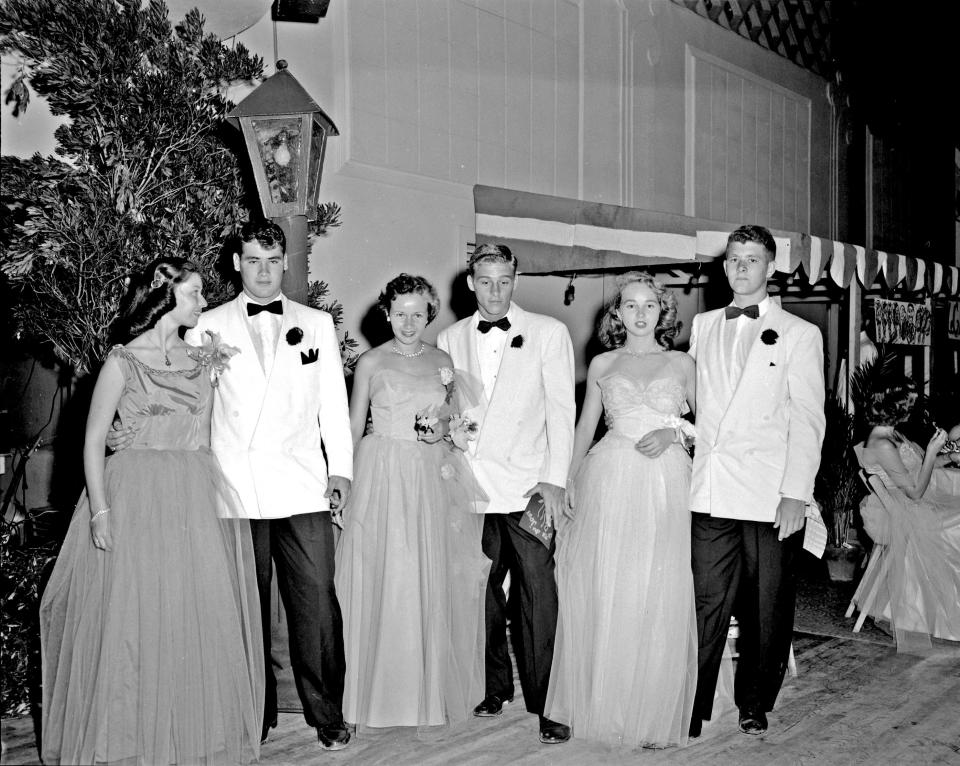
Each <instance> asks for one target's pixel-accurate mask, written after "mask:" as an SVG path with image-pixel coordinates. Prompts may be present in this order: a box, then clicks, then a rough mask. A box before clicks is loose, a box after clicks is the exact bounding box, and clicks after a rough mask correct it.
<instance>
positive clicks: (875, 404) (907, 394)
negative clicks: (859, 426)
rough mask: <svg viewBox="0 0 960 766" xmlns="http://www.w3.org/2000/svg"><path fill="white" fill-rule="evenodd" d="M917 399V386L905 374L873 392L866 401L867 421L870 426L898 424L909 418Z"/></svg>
mask: <svg viewBox="0 0 960 766" xmlns="http://www.w3.org/2000/svg"><path fill="white" fill-rule="evenodd" d="M916 399H917V386H916V384H915V383H914V382H913V381H912V380H910V379H909V378H907V377H906V376H903V377H900V378H898V379H897V380H894V381H892V382H891V383H890V384H889V385H887V386H885V387H884V388H883V390H881V391H877V392H876V393H874V394H873V395H872V396H871V397H870V399H868V401H867V412H866V417H867V421H868V422H869V423H870V425H871V426H898V425H900V424H901V423H905V422H906V421H907V420H909V419H910V415H911V413H912V411H913V407H914V404H915V402H916Z"/></svg>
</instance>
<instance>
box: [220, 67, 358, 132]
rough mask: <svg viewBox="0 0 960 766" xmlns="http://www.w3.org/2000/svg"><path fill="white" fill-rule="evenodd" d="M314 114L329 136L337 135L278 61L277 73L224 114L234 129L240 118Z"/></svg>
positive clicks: (327, 119)
mask: <svg viewBox="0 0 960 766" xmlns="http://www.w3.org/2000/svg"><path fill="white" fill-rule="evenodd" d="M305 112H310V113H314V114H316V115H317V116H318V117H319V118H320V121H321V122H323V123H324V127H325V128H326V131H327V133H328V134H330V135H333V136H339V135H340V131H338V130H337V126H336V125H334V124H333V120H331V119H330V118H329V117H328V116H327V113H326V112H324V111H323V109H321V108H320V105H319V104H317V102H316V101H314V100H313V98H311V96H310V94H309V93H307V91H306V90H305V89H304V87H303V86H302V85H301V84H300V83H299V82H297V78H296V77H294V76H293V75H292V74H290V72H288V71H287V62H286V61H284V60H283V59H281V60H280V61H278V62H277V72H276V74H274V75H272V76H270V77H268V78H267V79H266V80H264V81H263V82H262V83H261V84H260V85H259V86H258V87H257V88H255V89H254V90H253V91H252V92H251V93H250V94H249V95H248V96H247V97H246V98H245V99H243V101H241V102H240V103H239V104H237V105H236V107H234V108H233V110H232V111H231V112H230V113H229V114H228V115H227V119H228V120H229V121H230V123H231V124H232V125H233V126H234V127H240V118H241V117H264V116H269V115H281V114H303V113H305Z"/></svg>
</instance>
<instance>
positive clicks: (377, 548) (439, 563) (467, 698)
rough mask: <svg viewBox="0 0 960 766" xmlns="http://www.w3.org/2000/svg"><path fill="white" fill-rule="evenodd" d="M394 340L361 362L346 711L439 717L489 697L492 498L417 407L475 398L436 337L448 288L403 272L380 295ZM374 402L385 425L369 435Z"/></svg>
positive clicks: (342, 584) (348, 514)
mask: <svg viewBox="0 0 960 766" xmlns="http://www.w3.org/2000/svg"><path fill="white" fill-rule="evenodd" d="M379 303H380V308H381V309H382V310H383V312H384V314H385V316H386V318H387V320H388V321H389V323H390V326H391V328H392V330H393V338H392V339H391V340H389V341H387V342H386V343H384V344H382V345H380V346H377V347H375V348H372V349H370V350H369V351H367V352H366V353H364V354H363V355H362V356H361V357H360V359H359V361H358V362H357V368H356V372H355V374H354V382H353V391H352V394H351V401H350V424H351V429H352V431H353V439H354V443H355V444H357V443H359V446H358V447H357V449H356V457H355V458H354V482H353V491H352V493H351V496H350V500H349V503H348V505H347V508H346V510H345V511H344V529H343V534H342V536H341V539H340V543H339V546H338V548H337V562H336V572H337V574H336V584H337V595H338V597H339V599H340V605H341V608H342V610H343V635H344V645H345V647H346V665H347V673H346V684H345V689H344V699H343V714H344V719H345V720H346V721H347V722H349V723H352V724H356V725H357V726H359V727H386V726H435V725H440V724H448V723H454V722H457V721H461V720H463V719H465V718H466V717H467V715H468V714H469V712H470V710H471V709H472V706H473V704H474V703H475V702H476V699H478V698H479V697H482V696H483V609H484V598H483V597H484V594H485V589H486V581H487V573H488V570H489V566H490V562H489V560H488V559H487V558H486V557H485V556H484V555H483V553H482V550H481V544H480V535H481V531H482V528H483V516H482V515H480V514H478V513H476V512H475V511H477V510H478V508H477V507H476V506H475V505H474V502H478V503H482V501H483V500H484V498H483V497H482V492H481V491H480V489H479V487H478V486H477V485H476V484H475V481H474V480H473V476H472V473H471V472H470V469H469V467H468V466H467V464H466V461H465V460H464V459H463V456H462V453H461V452H460V451H459V449H457V448H455V447H454V446H453V445H452V444H450V443H449V442H448V441H446V440H443V439H441V440H440V441H439V442H437V443H428V442H427V441H421V440H418V433H417V431H416V430H415V428H414V424H415V421H416V419H417V414H418V413H420V412H423V411H425V410H428V409H430V408H433V407H437V406H442V405H443V404H444V402H445V400H447V399H448V398H449V399H451V404H452V406H453V407H454V408H456V407H457V406H459V405H461V404H464V402H463V401H462V399H461V395H463V394H464V393H465V392H464V391H463V388H464V385H463V383H462V381H461V380H460V379H459V378H457V379H456V380H454V379H453V369H452V364H451V361H450V357H449V356H448V355H447V354H446V353H445V352H443V351H441V350H439V349H437V348H436V347H435V346H432V345H430V344H429V343H426V342H425V341H424V340H423V337H422V336H423V332H424V329H425V328H426V326H427V325H428V324H429V323H430V322H431V321H432V320H433V319H434V317H435V316H436V313H437V310H438V307H439V301H438V299H437V294H436V291H435V290H434V289H433V287H432V286H431V285H430V283H429V282H427V281H426V280H425V279H424V278H423V277H417V276H410V275H408V274H400V275H399V276H398V277H396V278H395V279H393V280H392V281H391V282H390V283H389V284H388V285H387V286H386V289H385V290H384V292H383V293H381V295H380V301H379ZM368 411H369V412H370V414H371V416H372V428H371V431H370V433H369V434H368V435H366V436H364V429H365V426H366V422H367V414H368Z"/></svg>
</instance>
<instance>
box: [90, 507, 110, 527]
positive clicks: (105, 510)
mask: <svg viewBox="0 0 960 766" xmlns="http://www.w3.org/2000/svg"><path fill="white" fill-rule="evenodd" d="M105 513H110V506H109V505H108V506H106V507H104V508H101V509H100V510H99V511H97V512H96V513H95V514H93V516H91V517H90V523H91V524H93V522H94V519H96V518H97V516H103V514H105Z"/></svg>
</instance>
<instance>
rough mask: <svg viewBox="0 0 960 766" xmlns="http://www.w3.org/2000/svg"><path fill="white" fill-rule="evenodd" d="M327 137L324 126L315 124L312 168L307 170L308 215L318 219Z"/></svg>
mask: <svg viewBox="0 0 960 766" xmlns="http://www.w3.org/2000/svg"><path fill="white" fill-rule="evenodd" d="M326 137H327V134H326V131H325V130H324V129H323V126H322V125H320V124H319V123H318V122H316V121H314V122H313V131H312V132H311V134H310V167H309V168H308V169H307V215H308V216H309V217H310V218H311V220H312V219H313V218H315V217H316V214H317V211H316V207H317V193H318V192H319V186H320V174H321V173H322V172H323V149H324V143H325V139H326Z"/></svg>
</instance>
